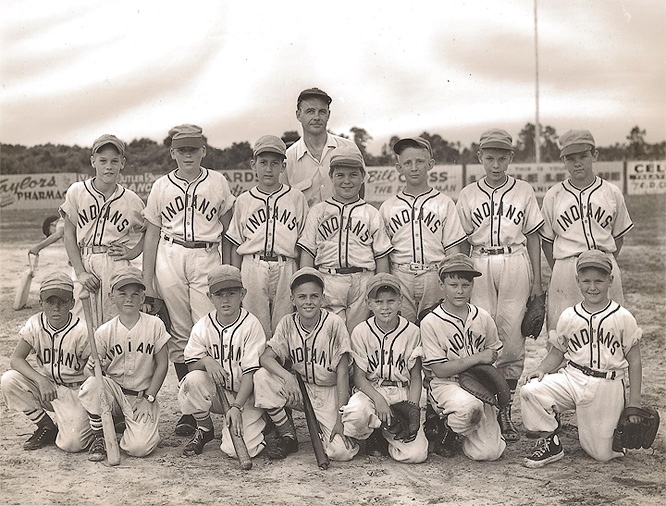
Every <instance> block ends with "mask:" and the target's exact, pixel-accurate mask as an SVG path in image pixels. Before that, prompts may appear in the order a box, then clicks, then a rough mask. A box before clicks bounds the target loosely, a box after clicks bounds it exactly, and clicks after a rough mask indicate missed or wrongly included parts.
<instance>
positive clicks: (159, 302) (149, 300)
mask: <svg viewBox="0 0 666 506" xmlns="http://www.w3.org/2000/svg"><path fill="white" fill-rule="evenodd" d="M143 305H144V307H143V310H144V313H148V314H151V315H153V316H157V317H158V318H159V319H160V320H162V323H164V326H165V327H166V329H167V332H169V333H171V317H170V316H169V311H168V310H167V307H166V304H165V303H164V300H163V299H158V298H157V297H151V296H149V295H146V298H145V300H144V301H143Z"/></svg>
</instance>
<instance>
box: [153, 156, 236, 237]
mask: <svg viewBox="0 0 666 506" xmlns="http://www.w3.org/2000/svg"><path fill="white" fill-rule="evenodd" d="M177 170H178V169H176V170H173V171H171V172H170V173H169V174H167V175H165V176H162V177H161V178H159V179H158V180H157V181H155V182H154V183H153V187H152V189H151V190H150V195H149V196H148V202H147V203H146V210H145V212H144V216H145V217H146V220H148V221H149V222H150V223H152V224H153V225H155V226H157V227H160V228H161V229H162V232H164V233H166V234H168V235H169V236H171V237H175V238H176V239H180V240H181V241H208V242H217V241H219V240H220V236H221V235H222V232H223V231H224V227H223V225H222V223H220V218H221V217H222V216H224V215H225V214H226V212H227V211H228V210H229V209H231V207H232V206H233V203H234V200H236V199H235V197H234V196H233V195H232V194H231V191H230V190H229V183H228V182H227V179H226V178H225V177H224V176H223V175H222V174H220V173H219V172H215V171H213V170H209V169H205V168H203V167H201V172H200V174H199V176H198V177H197V178H196V179H195V180H194V181H192V182H189V181H187V180H185V179H183V178H181V177H178V176H177V174H176V172H177Z"/></svg>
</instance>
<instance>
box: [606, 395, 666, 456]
mask: <svg viewBox="0 0 666 506" xmlns="http://www.w3.org/2000/svg"><path fill="white" fill-rule="evenodd" d="M630 418H638V419H639V421H638V423H634V422H632V421H631V420H630ZM658 429H659V413H658V412H657V411H656V410H654V409H652V408H634V407H631V406H630V407H627V408H624V411H622V415H620V420H619V422H618V423H617V428H616V429H615V432H614V433H613V451H615V452H621V451H622V449H623V448H631V449H635V450H636V449H639V448H646V449H647V448H650V447H651V446H652V443H654V438H655V437H656V436H657V430H658Z"/></svg>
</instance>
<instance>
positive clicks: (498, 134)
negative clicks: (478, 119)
mask: <svg viewBox="0 0 666 506" xmlns="http://www.w3.org/2000/svg"><path fill="white" fill-rule="evenodd" d="M479 148H481V149H492V148H494V149H508V150H512V149H513V138H512V137H511V134H509V132H507V131H506V130H502V129H501V128H491V129H490V130H486V131H485V132H483V133H482V134H481V138H480V139H479Z"/></svg>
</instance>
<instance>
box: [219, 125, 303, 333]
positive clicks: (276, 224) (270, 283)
mask: <svg viewBox="0 0 666 506" xmlns="http://www.w3.org/2000/svg"><path fill="white" fill-rule="evenodd" d="M286 149H287V148H286V146H285V145H284V142H282V139H280V138H279V137H276V136H274V135H265V136H263V137H261V138H260V139H259V140H257V142H256V143H255V145H254V152H253V154H252V161H251V162H250V165H251V166H252V169H254V171H255V173H256V174H257V178H258V180H259V184H258V185H257V186H255V187H254V188H252V189H251V190H248V191H246V192H243V193H242V194H241V195H240V196H239V197H238V198H237V199H236V203H235V205H234V216H233V219H232V220H231V224H230V225H229V230H228V231H227V234H226V238H227V239H228V240H229V242H230V243H231V245H232V250H231V251H232V253H231V264H232V265H235V266H236V267H238V268H239V269H240V270H241V273H242V275H243V284H244V285H245V286H249V287H252V289H251V290H250V291H248V293H247V295H246V296H245V298H244V299H243V307H244V308H245V309H247V310H248V311H249V312H250V313H252V314H253V315H254V316H256V317H257V318H258V319H259V321H260V322H261V324H262V325H263V327H264V332H265V333H266V336H267V337H269V336H272V335H273V331H274V330H275V327H276V326H277V324H278V322H279V321H280V320H281V319H282V317H283V316H284V315H286V314H288V313H291V303H290V301H289V296H290V292H289V280H290V279H291V276H292V274H293V273H294V272H295V271H296V269H297V267H296V259H297V257H298V254H297V251H296V241H297V240H298V236H299V235H300V234H301V232H302V231H303V226H304V225H305V218H306V216H307V214H308V204H307V202H306V201H305V197H304V196H303V194H302V193H301V192H300V191H299V190H296V189H294V188H290V187H289V186H286V185H283V184H281V183H280V180H279V177H280V174H282V172H283V171H284V167H285V163H284V158H285V152H286Z"/></svg>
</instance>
